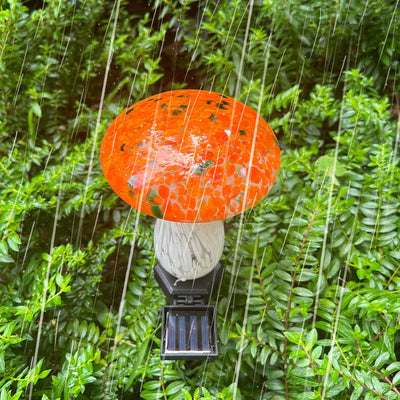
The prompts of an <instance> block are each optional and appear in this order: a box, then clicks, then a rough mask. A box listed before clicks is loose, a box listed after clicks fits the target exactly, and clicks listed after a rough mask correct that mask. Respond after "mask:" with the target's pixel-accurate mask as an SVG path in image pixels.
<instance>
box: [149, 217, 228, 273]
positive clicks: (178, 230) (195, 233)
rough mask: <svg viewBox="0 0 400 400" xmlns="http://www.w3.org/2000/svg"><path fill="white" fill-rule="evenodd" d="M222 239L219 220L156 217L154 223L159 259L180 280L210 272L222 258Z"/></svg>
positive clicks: (223, 234) (222, 225)
mask: <svg viewBox="0 0 400 400" xmlns="http://www.w3.org/2000/svg"><path fill="white" fill-rule="evenodd" d="M224 239H225V232H224V224H223V222H222V221H214V222H204V223H198V224H191V223H183V222H173V221H165V220H162V219H157V221H156V224H155V227H154V247H155V252H156V257H157V259H158V261H159V262H160V264H161V266H162V267H163V268H164V269H165V270H166V271H168V272H169V273H170V274H171V275H173V276H175V277H176V278H178V279H179V280H182V281H185V280H187V279H196V278H200V277H202V276H204V275H207V274H208V273H209V272H211V271H212V270H213V268H214V267H215V266H216V265H217V263H218V261H219V259H220V258H221V255H222V251H223V248H224Z"/></svg>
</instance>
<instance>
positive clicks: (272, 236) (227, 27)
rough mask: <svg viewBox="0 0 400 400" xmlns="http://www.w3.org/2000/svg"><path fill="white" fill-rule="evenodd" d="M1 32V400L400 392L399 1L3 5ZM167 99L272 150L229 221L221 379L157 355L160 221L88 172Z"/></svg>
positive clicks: (201, 366) (213, 371)
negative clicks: (265, 130) (264, 182)
mask: <svg viewBox="0 0 400 400" xmlns="http://www.w3.org/2000/svg"><path fill="white" fill-rule="evenodd" d="M24 3H25V4H24ZM0 20H1V24H0V31H1V45H2V46H1V51H0V55H1V56H0V92H1V95H0V134H1V137H0V168H1V177H2V179H1V182H0V191H1V195H0V264H1V271H0V282H1V286H0V398H1V399H19V398H32V397H33V396H35V397H41V398H42V399H59V398H60V399H61V398H63V399H71V398H77V399H85V398H91V399H100V398H101V399H105V398H106V399H117V398H126V399H130V398H132V399H133V398H139V397H140V398H142V399H158V398H163V399H171V400H173V399H200V398H204V399H240V398H241V399H256V398H257V399H271V400H278V399H327V398H333V399H339V398H340V399H351V400H355V399H358V398H365V399H375V398H380V399H397V398H398V396H399V395H400V393H399V390H400V389H398V388H397V387H396V385H398V383H399V382H400V360H399V345H400V344H399V334H398V325H399V324H398V319H399V309H400V300H399V296H398V292H399V290H400V287H399V285H400V279H399V263H400V252H399V250H398V249H399V245H400V243H399V237H400V236H399V234H400V232H399V229H400V213H399V205H400V202H399V195H400V193H399V186H400V173H399V169H398V145H399V122H398V107H399V105H398V103H397V102H396V99H397V91H398V84H397V80H396V76H397V68H398V61H399V60H398V54H399V53H398V51H396V50H398V49H397V47H398V43H397V41H396V40H395V38H396V33H397V32H398V27H399V19H398V18H397V3H396V4H394V2H390V1H378V0H376V1H369V2H367V3H365V2H361V1H353V2H351V3H350V4H346V3H345V2H330V3H329V4H328V3H323V2H319V1H312V2H309V1H308V2H299V1H294V0H290V1H285V2H281V1H275V0H263V1H259V0H254V1H249V2H243V1H237V0H230V1H228V0H221V1H219V2H216V3H215V2H209V1H205V0H201V1H193V0H179V1H175V2H173V1H170V0H156V1H154V2H150V3H149V4H148V3H147V2H145V1H138V2H128V1H121V2H119V1H117V2H112V1H108V0H107V1H106V0H100V1H99V0H97V1H96V0H87V1H86V2H78V1H68V2H59V1H55V0H46V1H43V2H39V1H37V2H33V1H30V2H20V1H17V0H8V1H7V2H5V3H4V4H3V5H2V6H0ZM114 22H115V24H114ZM114 26H115V32H114ZM114 33H115V34H114ZM110 48H112V50H113V51H110ZM396 85H397V86H396ZM171 87H172V88H180V87H201V88H205V89H212V90H214V91H217V92H223V93H226V94H228V95H232V96H235V97H237V98H238V99H240V100H242V101H245V102H247V103H248V104H249V105H250V106H252V107H253V108H255V109H258V110H260V113H261V114H262V116H263V117H264V118H265V119H266V120H267V121H268V122H269V123H270V125H271V126H272V127H273V129H274V130H275V131H276V133H277V135H278V137H279V140H280V144H281V148H282V166H281V171H280V176H279V178H278V180H277V183H276V184H275V186H274V188H273V190H272V191H271V193H270V194H269V195H268V196H267V197H266V198H265V199H264V200H263V201H262V202H261V203H260V204H259V205H258V206H256V207H255V208H253V209H252V210H250V211H247V212H246V213H245V214H243V215H241V216H237V217H235V218H232V219H231V220H229V221H227V222H226V231H227V233H226V246H225V252H224V255H223V258H222V262H223V263H224V265H225V267H226V273H225V276H224V280H223V282H222V289H221V292H220V293H219V295H218V298H217V299H216V305H217V309H218V330H219V342H220V353H221V356H220V358H219V359H218V360H217V361H215V362H214V363H208V362H205V363H199V362H183V361H180V362H168V361H164V362H162V361H160V350H159V349H160V338H159V328H160V321H159V314H158V308H159V307H160V306H161V305H162V304H164V303H165V299H164V296H163V294H162V292H161V291H160V290H159V288H158V286H157V284H156V283H155V280H154V278H153V267H154V264H155V257H154V252H153V243H152V225H153V222H154V221H152V219H151V218H149V217H147V216H143V215H141V214H138V213H137V212H136V211H135V210H131V209H130V208H129V207H128V206H127V205H126V204H124V203H123V202H122V201H121V200H120V199H118V198H117V196H116V195H115V194H113V193H112V191H111V189H110V188H109V186H108V184H107V182H106V181H105V179H104V177H103V174H102V172H101V168H100V165H99V160H98V151H99V145H100V140H101V137H102V134H103V132H104V131H105V129H106V127H107V126H108V124H109V123H110V122H111V121H112V119H113V118H114V117H115V116H116V115H117V114H118V113H119V112H120V111H122V110H123V109H124V108H125V107H127V106H128V105H130V104H132V103H134V102H136V101H138V100H140V99H142V98H144V97H146V96H147V95H150V94H154V93H156V92H158V91H160V90H167V89H169V88H171ZM103 88H104V92H103ZM394 117H395V118H394Z"/></svg>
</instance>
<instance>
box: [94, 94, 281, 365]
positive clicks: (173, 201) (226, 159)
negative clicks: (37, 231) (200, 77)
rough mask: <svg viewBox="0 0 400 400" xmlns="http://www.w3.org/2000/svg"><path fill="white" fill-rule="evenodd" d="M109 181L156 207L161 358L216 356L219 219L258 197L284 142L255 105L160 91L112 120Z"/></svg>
mask: <svg viewBox="0 0 400 400" xmlns="http://www.w3.org/2000/svg"><path fill="white" fill-rule="evenodd" d="M100 160H101V165H102V168H103V172H104V175H105V177H106V179H107V181H108V182H109V184H110V186H111V187H112V189H113V190H114V191H115V192H116V193H117V195H118V196H119V197H121V198H122V199H123V200H124V201H125V202H127V203H128V204H129V205H131V206H132V207H134V208H136V209H137V210H139V211H141V212H144V213H146V214H148V215H150V216H153V217H156V218H157V221H156V224H155V228H154V247H155V253H156V257H157V259H158V262H159V263H158V264H157V265H156V267H155V275H156V279H157V281H158V282H159V284H160V286H161V287H162V289H163V290H164V292H165V293H166V295H167V297H168V298H169V300H170V301H171V302H172V305H170V306H165V307H164V308H163V333H162V349H161V355H162V357H163V358H170V359H179V358H184V359H193V358H195V359H201V358H210V357H215V356H217V354H218V352H217V341H216V330H215V309H214V307H213V306H210V305H208V304H207V303H208V300H209V297H210V295H211V293H212V291H213V288H214V287H215V286H217V284H218V281H219V280H220V277H221V274H222V267H221V265H220V263H219V259H220V257H221V255H222V251H223V245H224V226H223V222H222V220H224V219H226V218H229V217H232V216H234V215H237V214H239V213H241V212H243V211H245V210H246V209H248V208H250V207H252V206H254V205H255V204H256V203H257V202H258V201H259V200H260V199H261V198H262V197H263V196H265V195H266V194H267V193H268V191H269V190H270V188H271V187H272V185H273V184H274V182H275V180H276V177H277V175H278V170H279V165H280V151H279V146H278V142H277V140H276V137H275V135H274V133H273V131H272V129H271V128H270V127H269V126H268V124H267V123H266V122H265V121H264V120H263V119H262V118H261V117H260V115H259V114H257V113H256V112H255V111H254V110H252V109H251V108H250V107H248V106H246V105H245V104H243V103H241V102H239V101H237V100H234V99H232V98H229V97H227V96H225V95H222V94H218V93H213V92H208V91H202V90H175V91H170V92H165V93H161V94H158V95H155V96H152V97H149V98H147V99H144V100H142V101H140V102H139V103H137V104H135V105H133V106H131V107H129V108H128V109H126V110H125V111H124V112H122V113H121V114H120V115H119V116H118V117H117V118H116V119H115V120H114V121H113V122H112V123H111V125H110V127H109V128H108V129H107V132H106V134H105V136H104V138H103V141H102V145H101V154H100Z"/></svg>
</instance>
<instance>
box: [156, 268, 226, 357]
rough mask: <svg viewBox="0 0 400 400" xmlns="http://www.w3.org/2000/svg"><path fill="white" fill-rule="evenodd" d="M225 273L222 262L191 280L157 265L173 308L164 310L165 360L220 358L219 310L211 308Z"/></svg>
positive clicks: (162, 332) (159, 279)
mask: <svg viewBox="0 0 400 400" xmlns="http://www.w3.org/2000/svg"><path fill="white" fill-rule="evenodd" d="M222 274H223V267H222V265H221V264H220V263H218V264H217V266H216V267H215V268H214V269H213V270H212V271H211V272H210V273H209V274H207V275H205V276H203V277H201V278H199V279H196V280H187V281H184V282H182V281H179V280H178V281H177V278H176V277H174V276H172V275H171V274H169V273H168V272H167V271H165V269H164V268H162V266H161V265H160V264H157V265H156V266H155V277H156V280H157V282H158V284H159V285H160V287H161V288H162V290H163V291H164V293H165V295H166V296H167V298H168V300H169V301H170V302H171V303H172V305H168V306H164V307H162V330H161V358H162V359H164V360H205V359H215V358H217V357H218V345H217V327H216V315H215V313H216V310H215V307H214V306H212V305H208V304H207V303H208V301H209V300H210V298H211V295H212V293H213V292H214V290H215V289H216V288H218V287H219V282H220V281H221V277H222Z"/></svg>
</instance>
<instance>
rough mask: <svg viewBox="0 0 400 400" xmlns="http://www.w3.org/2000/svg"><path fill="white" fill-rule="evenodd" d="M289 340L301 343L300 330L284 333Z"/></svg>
mask: <svg viewBox="0 0 400 400" xmlns="http://www.w3.org/2000/svg"><path fill="white" fill-rule="evenodd" d="M283 334H284V335H285V336H286V337H287V338H288V340H289V341H291V342H292V343H294V344H297V345H300V342H301V335H300V333H298V332H291V331H286V332H284V333H283Z"/></svg>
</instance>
